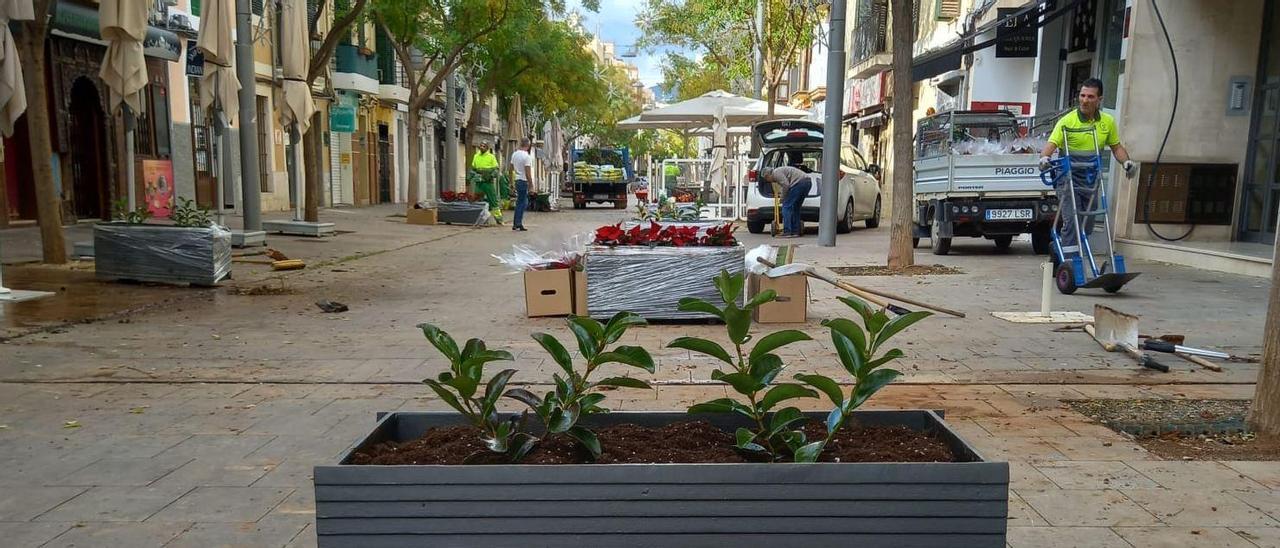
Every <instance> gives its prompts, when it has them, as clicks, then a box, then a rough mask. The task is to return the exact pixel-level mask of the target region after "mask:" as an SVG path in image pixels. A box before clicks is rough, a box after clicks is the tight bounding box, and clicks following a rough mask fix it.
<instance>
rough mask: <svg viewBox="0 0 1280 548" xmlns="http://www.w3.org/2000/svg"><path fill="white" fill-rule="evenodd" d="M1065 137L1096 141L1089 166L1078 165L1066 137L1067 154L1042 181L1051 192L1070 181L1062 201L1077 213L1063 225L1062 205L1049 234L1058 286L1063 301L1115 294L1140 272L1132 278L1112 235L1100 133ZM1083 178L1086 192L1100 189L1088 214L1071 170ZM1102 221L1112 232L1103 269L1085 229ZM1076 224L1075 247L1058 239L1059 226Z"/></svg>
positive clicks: (1053, 163)
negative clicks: (1079, 293) (1084, 294)
mask: <svg viewBox="0 0 1280 548" xmlns="http://www.w3.org/2000/svg"><path fill="white" fill-rule="evenodd" d="M1063 132H1064V133H1066V134H1071V133H1090V134H1092V135H1093V152H1094V154H1093V158H1092V159H1090V160H1085V159H1082V158H1077V159H1075V160H1074V161H1073V160H1072V158H1071V150H1070V145H1069V144H1068V143H1069V142H1070V139H1069V138H1067V137H1068V135H1065V134H1064V135H1063V137H1064V138H1063V140H1062V144H1063V149H1062V152H1061V153H1060V154H1059V155H1058V158H1057V159H1055V160H1052V161H1051V162H1050V165H1049V169H1047V170H1044V171H1041V172H1040V181H1041V182H1043V183H1044V184H1045V185H1048V186H1050V187H1053V186H1055V184H1056V183H1058V181H1060V180H1062V179H1063V178H1065V185H1066V192H1065V196H1062V197H1061V198H1060V200H1070V201H1071V202H1070V203H1071V211H1074V212H1075V215H1073V216H1072V217H1073V218H1071V219H1063V218H1062V211H1063V210H1064V209H1066V208H1065V207H1062V206H1063V205H1065V204H1061V205H1060V206H1059V207H1058V214H1057V215H1056V216H1054V219H1053V226H1052V228H1051V229H1050V231H1049V234H1050V237H1051V238H1052V243H1051V251H1050V256H1051V257H1052V259H1053V266H1054V283H1055V285H1057V286H1058V291H1059V292H1061V293H1062V294H1063V295H1070V294H1072V293H1075V292H1076V289H1079V288H1084V289H1094V288H1099V287H1101V288H1102V289H1103V290H1104V291H1106V292H1107V293H1115V292H1117V291H1120V288H1122V287H1124V285H1125V284H1127V283H1129V280H1132V279H1134V278H1136V277H1138V274H1139V273H1138V272H1128V271H1126V270H1125V264H1124V256H1123V255H1119V254H1117V253H1116V252H1115V239H1114V237H1113V232H1112V230H1111V219H1110V218H1109V217H1108V216H1107V207H1108V203H1107V190H1106V185H1104V184H1102V180H1101V174H1102V153H1101V150H1100V148H1099V146H1098V135H1097V131H1096V130H1095V129H1093V128H1080V129H1070V128H1063ZM1073 167H1074V169H1075V171H1076V173H1077V174H1079V175H1080V178H1081V179H1082V181H1081V184H1082V185H1083V186H1085V187H1086V188H1094V189H1096V190H1095V191H1094V192H1093V195H1092V197H1091V198H1090V199H1089V203H1087V204H1083V205H1084V209H1083V210H1082V209H1081V208H1080V206H1081V204H1079V203H1077V201H1076V178H1075V177H1072V169H1073ZM1098 218H1101V219H1102V226H1103V228H1104V229H1105V230H1106V232H1107V239H1106V249H1105V253H1103V254H1102V257H1103V258H1104V260H1103V262H1102V264H1101V265H1099V264H1098V261H1097V257H1095V256H1094V253H1093V248H1092V246H1091V245H1090V244H1089V237H1088V235H1087V234H1085V231H1084V229H1085V227H1086V226H1089V225H1090V224H1092V223H1093V222H1096V220H1097V219H1098ZM1060 221H1061V222H1064V223H1074V225H1073V226H1074V227H1075V231H1074V233H1075V241H1074V242H1063V241H1062V237H1061V235H1060V234H1059V233H1058V223H1059V222H1060Z"/></svg>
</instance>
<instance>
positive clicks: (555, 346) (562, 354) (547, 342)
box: [533, 333, 573, 372]
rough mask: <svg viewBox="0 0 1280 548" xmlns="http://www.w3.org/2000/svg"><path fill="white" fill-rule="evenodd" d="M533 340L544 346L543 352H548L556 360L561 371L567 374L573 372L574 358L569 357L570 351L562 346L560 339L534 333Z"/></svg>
mask: <svg viewBox="0 0 1280 548" xmlns="http://www.w3.org/2000/svg"><path fill="white" fill-rule="evenodd" d="M533 340H535V341H538V344H539V345H541V346H542V349H543V350H546V351H547V354H549V355H550V356H551V359H552V360H555V362H556V364H557V365H559V366H560V369H563V370H565V371H566V372H572V371H573V358H572V357H570V356H569V351H568V350H567V349H565V347H564V345H563V344H560V340H559V339H557V338H555V337H554V336H552V335H549V334H547V333H534V334H533Z"/></svg>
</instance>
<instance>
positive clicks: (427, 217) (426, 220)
mask: <svg viewBox="0 0 1280 548" xmlns="http://www.w3.org/2000/svg"><path fill="white" fill-rule="evenodd" d="M404 217H405V219H404V222H405V223H408V224H411V225H434V224H437V223H438V222H439V221H440V216H439V213H438V212H437V211H436V210H435V208H431V209H418V208H413V207H411V208H409V210H408V211H406V212H405V215H404Z"/></svg>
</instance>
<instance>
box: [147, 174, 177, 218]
mask: <svg viewBox="0 0 1280 548" xmlns="http://www.w3.org/2000/svg"><path fill="white" fill-rule="evenodd" d="M142 185H143V187H142V188H143V190H142V192H143V199H144V200H146V204H147V211H150V212H151V216H152V217H155V218H159V219H167V218H168V217H169V211H170V209H172V208H173V162H172V161H170V160H143V161H142Z"/></svg>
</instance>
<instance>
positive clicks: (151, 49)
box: [49, 0, 182, 61]
mask: <svg viewBox="0 0 1280 548" xmlns="http://www.w3.org/2000/svg"><path fill="white" fill-rule="evenodd" d="M49 32H50V33H51V34H53V35H54V36H61V37H63V38H70V39H72V40H79V41H81V42H88V43H90V44H97V45H100V46H103V47H106V45H107V42H106V41H105V40H103V39H102V34H100V33H99V32H98V10H96V9H94V8H91V7H88V6H84V5H81V4H76V3H72V2H67V1H63V0H59V2H58V3H57V4H56V5H55V6H54V10H53V20H52V21H50V25H49ZM142 53H143V54H145V55H147V56H148V57H157V58H160V59H165V60H168V61H177V60H178V59H180V58H181V57H182V42H181V41H180V40H179V39H178V35H177V34H174V33H172V32H169V31H167V30H164V29H160V28H156V27H152V26H148V27H147V37H146V39H144V40H143V41H142Z"/></svg>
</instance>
